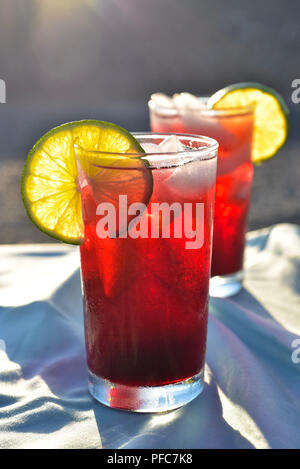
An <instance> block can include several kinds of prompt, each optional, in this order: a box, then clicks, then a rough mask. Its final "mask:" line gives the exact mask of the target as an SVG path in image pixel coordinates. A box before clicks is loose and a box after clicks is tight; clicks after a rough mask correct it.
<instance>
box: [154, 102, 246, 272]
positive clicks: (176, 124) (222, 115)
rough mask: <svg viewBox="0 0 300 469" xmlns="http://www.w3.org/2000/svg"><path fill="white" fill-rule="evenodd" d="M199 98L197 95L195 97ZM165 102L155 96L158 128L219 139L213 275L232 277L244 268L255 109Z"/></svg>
mask: <svg viewBox="0 0 300 469" xmlns="http://www.w3.org/2000/svg"><path fill="white" fill-rule="evenodd" d="M195 99H196V98H195ZM192 104H193V106H194V107H192V108H188V109H187V108H179V109H178V108H177V109H172V108H171V107H159V106H157V105H156V102H155V100H151V101H150V118H151V129H152V131H154V132H182V133H185V132H186V133H189V134H191V133H193V134H201V135H207V136H209V137H212V138H214V139H216V140H217V141H218V142H219V145H220V147H219V153H218V166H217V184H216V201H215V216H214V235H213V256H212V276H228V275H229V276H230V275H232V274H236V273H238V272H239V271H241V270H242V266H243V252H244V244H245V232H246V225H247V214H248V208H249V203H250V196H251V183H252V176H253V166H252V162H251V145H252V134H253V111H252V110H251V109H249V108H248V109H230V110H229V109H228V110H209V109H207V108H206V107H205V101H202V106H201V101H199V105H198V108H197V107H196V103H195V101H193V103H192Z"/></svg>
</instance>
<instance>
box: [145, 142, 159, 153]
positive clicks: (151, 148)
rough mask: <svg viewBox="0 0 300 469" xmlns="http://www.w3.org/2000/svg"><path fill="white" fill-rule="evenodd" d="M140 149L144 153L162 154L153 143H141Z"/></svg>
mask: <svg viewBox="0 0 300 469" xmlns="http://www.w3.org/2000/svg"><path fill="white" fill-rule="evenodd" d="M141 145H142V148H143V150H144V151H145V152H146V153H163V150H162V149H161V147H160V146H159V145H156V144H155V143H147V142H146V143H142V144H141Z"/></svg>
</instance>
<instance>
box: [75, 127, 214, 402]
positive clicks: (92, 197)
mask: <svg viewBox="0 0 300 469" xmlns="http://www.w3.org/2000/svg"><path fill="white" fill-rule="evenodd" d="M165 137H166V136H163V135H161V136H160V135H152V134H146V135H144V136H142V135H141V136H139V137H138V139H139V141H140V143H141V144H142V145H143V144H144V143H149V142H151V143H155V144H158V143H160V142H162V141H163V140H164V138H165ZM180 140H181V143H182V144H183V145H185V146H186V148H185V152H181V153H170V154H163V153H161V154H157V155H149V154H147V155H145V157H144V158H143V160H144V163H143V165H142V166H141V163H140V162H139V164H136V165H135V164H134V163H133V164H131V165H130V168H127V169H126V165H123V168H122V169H120V165H118V168H115V169H114V168H113V167H110V168H102V171H103V178H104V179H105V174H106V172H107V174H108V173H109V176H107V177H109V178H110V180H111V184H110V186H109V187H110V189H109V190H110V191H111V192H112V193H113V195H107V188H105V190H103V191H102V189H101V187H100V186H99V187H100V188H97V187H96V188H95V184H94V182H93V181H89V180H87V181H84V182H83V183H82V184H81V186H82V187H81V195H82V207H83V218H84V224H85V242H84V244H83V245H82V246H81V247H80V251H81V266H82V281H83V292H84V310H85V331H86V348H87V362H88V368H89V371H90V374H91V376H90V380H92V381H93V384H92V386H94V388H96V386H95V381H97V379H101V380H102V381H101V382H102V383H103V380H106V382H108V383H110V385H111V386H113V392H112V391H110V393H109V396H108V397H107V399H109V400H110V404H109V405H111V406H117V407H123V408H132V409H133V408H134V407H135V405H136V407H137V408H138V407H139V406H140V403H141V399H142V398H141V399H140V398H136V399H135V401H136V404H133V402H132V401H133V399H132V396H133V394H132V390H137V389H138V388H140V387H143V388H145V387H146V386H147V387H148V386H149V387H163V386H165V385H170V384H173V383H179V382H183V381H185V380H187V379H189V378H193V377H195V376H198V378H197V379H200V378H199V374H201V373H202V370H203V365H204V360H205V349H206V331H207V314H208V288H209V277H210V267H211V240H212V226H213V204H214V195H215V171H216V152H217V144H216V142H214V141H212V140H210V139H201V138H197V137H194V138H192V137H189V136H187V135H185V136H181V137H180ZM136 161H137V160H136ZM114 171H115V177H114ZM125 171H127V173H128V174H129V175H130V181H135V182H133V183H132V182H126V184H127V188H126V184H125V185H124V184H123V185H122V184H120V183H118V182H119V180H120V179H122V178H123V179H124V180H126V181H129V179H128V178H127V176H125V175H124V177H123V174H124V172H125ZM146 173H147V174H146ZM149 174H150V175H151V184H153V186H152V192H151V194H150V198H149V199H148V200H146V201H145V200H144V202H146V204H145V205H146V206H147V209H146V210H144V211H143V213H142V214H141V218H140V221H139V222H138V223H136V224H132V225H131V224H130V222H129V223H127V224H126V229H125V225H124V224H123V226H121V224H119V225H118V226H117V228H116V237H115V238H111V237H110V236H109V237H107V238H106V239H101V238H99V220H100V219H101V216H99V215H96V213H99V212H100V211H99V208H98V210H97V207H98V206H99V204H101V202H103V201H105V202H107V200H110V201H112V200H113V205H114V206H117V204H119V203H120V200H121V199H120V195H121V198H122V197H123V198H122V200H123V201H124V195H126V203H127V205H129V203H130V204H132V203H135V202H136V203H140V202H142V201H141V200H140V199H141V195H140V194H139V195H136V196H135V191H137V189H136V188H137V186H138V185H139V186H141V184H142V183H143V184H144V185H145V175H146V177H149V176H148V175H149ZM112 181H114V182H112ZM143 181H144V182H143ZM125 189H126V192H127V193H125ZM124 193H125V194H124ZM144 197H145V196H144ZM163 203H165V208H168V207H173V208H174V210H173V209H172V210H170V212H169V215H170V216H169V219H168V217H167V219H166V218H164V217H165V213H163V211H162V210H160V209H159V210H158V207H161V204H163ZM158 204H159V205H158ZM172 204H176V205H172ZM180 207H181V208H182V211H180ZM175 208H176V209H177V210H175ZM200 208H202V211H201V210H200ZM198 209H199V210H198ZM122 210H123V211H124V206H123V207H122ZM120 211H121V208H120V206H118V207H117V210H116V213H117V216H118V217H119V214H120ZM102 213H103V212H102ZM166 213H168V212H166ZM201 217H202V218H201ZM131 221H132V220H131ZM199 221H200V223H201V226H200V225H199ZM187 225H189V229H190V230H191V229H192V230H194V233H196V231H197V230H198V231H197V233H198V234H197V237H198V236H199V239H198V238H197V240H196V234H195V239H194V240H193V239H192V237H191V235H190V234H189V233H190V231H188V230H186V226H187ZM141 226H143V228H144V230H145V228H146V227H148V228H147V231H148V235H147V237H146V236H145V235H143V237H141V236H140V237H137V235H136V233H137V232H138V231H139V230H140V229H141ZM180 226H181V235H180V233H179V232H178V230H179V231H180ZM196 228H197V230H196ZM168 233H169V234H170V236H168ZM175 233H176V234H175ZM200 238H201V239H200ZM193 243H194V244H193ZM201 379H202V378H201ZM191 382H192V381H191ZM118 385H120V387H119V388H118ZM94 388H93V389H94ZM118 389H119V391H118ZM124 389H125V390H124ZM149 389H151V388H149ZM96 391H97V390H96ZM96 391H95V389H94V394H95V393H96ZM128 393H129V398H128ZM165 393H166V391H165ZM116 396H117V397H116ZM124 396H127V397H126V399H127V401H128V402H127V401H126V402H127V404H126V403H124ZM130 396H131V397H130ZM96 397H97V398H99V392H98V395H97V396H96ZM193 397H194V396H193ZM191 398H192V397H190V398H189V399H187V400H190V399H191ZM126 399H125V400H126ZM147 399H148V398H146V401H147ZM100 400H102V401H104V400H105V398H103V396H102V398H101V396H100ZM173 401H174V402H173V404H172V405H171V402H169V404H167V403H165V404H164V408H165V409H167V408H170V407H178V405H181V404H182V403H183V402H182V403H180V402H179V400H176V399H175V400H173ZM147 405H148V404H145V405H144V407H143V410H147V409H148V407H149V406H148V407H147Z"/></svg>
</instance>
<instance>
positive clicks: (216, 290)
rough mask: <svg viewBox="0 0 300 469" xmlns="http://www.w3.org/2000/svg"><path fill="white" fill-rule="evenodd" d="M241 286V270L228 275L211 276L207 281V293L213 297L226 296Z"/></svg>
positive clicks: (238, 290) (239, 289)
mask: <svg viewBox="0 0 300 469" xmlns="http://www.w3.org/2000/svg"><path fill="white" fill-rule="evenodd" d="M242 288H243V271H242V270H240V271H239V272H236V273H234V274H230V275H220V276H216V277H212V278H211V279H210V281H209V294H210V296H213V297H215V298H228V297H229V296H233V295H236V294H237V293H239V292H240V291H241V289H242Z"/></svg>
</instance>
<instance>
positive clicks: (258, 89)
mask: <svg viewBox="0 0 300 469" xmlns="http://www.w3.org/2000/svg"><path fill="white" fill-rule="evenodd" d="M208 107H209V108H212V109H231V108H244V107H252V108H253V110H254V135H253V148H252V161H253V162H254V163H258V164H259V163H260V162H261V161H263V160H266V159H268V158H271V157H272V156H274V155H275V154H276V153H277V152H278V150H279V149H280V148H281V147H282V145H283V144H284V142H285V141H286V138H287V134H288V122H289V109H288V107H287V105H286V104H285V102H284V100H283V98H282V97H281V96H280V94H279V93H277V91H275V90H273V89H272V88H269V87H267V86H264V85H261V84H260V83H255V82H245V83H237V84H234V85H230V86H227V87H225V88H223V89H222V90H219V91H217V92H216V93H214V94H213V95H212V96H211V97H210V98H209V100H208Z"/></svg>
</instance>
